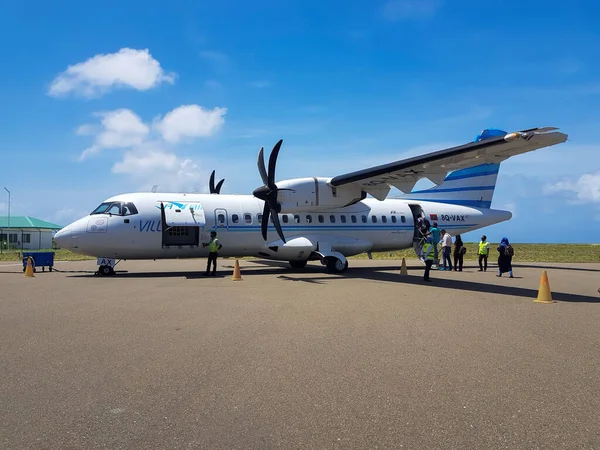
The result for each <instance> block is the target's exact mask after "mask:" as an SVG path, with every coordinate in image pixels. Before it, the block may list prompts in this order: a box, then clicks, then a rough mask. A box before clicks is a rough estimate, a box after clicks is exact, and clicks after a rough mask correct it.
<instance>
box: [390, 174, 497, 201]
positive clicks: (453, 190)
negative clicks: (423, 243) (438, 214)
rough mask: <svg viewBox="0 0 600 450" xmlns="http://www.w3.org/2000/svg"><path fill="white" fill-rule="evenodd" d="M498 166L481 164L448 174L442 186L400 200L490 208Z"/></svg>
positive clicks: (408, 195) (411, 193) (409, 194)
mask: <svg viewBox="0 0 600 450" xmlns="http://www.w3.org/2000/svg"><path fill="white" fill-rule="evenodd" d="M499 170H500V164H481V165H479V166H474V167H468V168H466V169H460V170H455V171H454V172H451V173H449V174H448V175H447V176H446V178H445V179H444V181H443V182H442V184H440V185H439V186H435V187H432V188H429V189H425V190H422V191H413V192H410V193H408V194H405V195H402V196H401V197H400V198H403V199H413V200H424V201H432V202H441V203H451V204H454V205H462V206H473V207H476V208H490V207H491V205H492V197H493V196H494V190H495V189H496V180H497V178H498V171H499Z"/></svg>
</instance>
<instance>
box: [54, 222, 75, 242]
mask: <svg viewBox="0 0 600 450" xmlns="http://www.w3.org/2000/svg"><path fill="white" fill-rule="evenodd" d="M54 241H55V242H56V244H57V245H58V246H59V247H60V248H71V226H70V225H69V226H66V227H65V228H63V229H61V230H60V231H59V232H58V233H56V234H55V235H54Z"/></svg>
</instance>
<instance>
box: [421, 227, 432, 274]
mask: <svg viewBox="0 0 600 450" xmlns="http://www.w3.org/2000/svg"><path fill="white" fill-rule="evenodd" d="M423 258H424V260H425V274H424V275H423V280H425V281H431V280H430V279H429V271H430V270H431V265H432V264H433V258H434V253H433V239H432V238H431V235H430V236H427V238H426V239H425V243H424V244H423Z"/></svg>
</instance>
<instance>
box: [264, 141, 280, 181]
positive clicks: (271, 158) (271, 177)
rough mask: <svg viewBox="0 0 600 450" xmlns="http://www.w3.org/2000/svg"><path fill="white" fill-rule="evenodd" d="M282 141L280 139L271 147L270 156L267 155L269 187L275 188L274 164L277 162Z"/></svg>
mask: <svg viewBox="0 0 600 450" xmlns="http://www.w3.org/2000/svg"><path fill="white" fill-rule="evenodd" d="M282 143H283V139H280V140H279V142H277V144H275V147H273V151H272V152H271V156H269V172H268V173H269V178H268V180H269V183H268V184H267V186H269V187H270V188H276V187H277V186H275V165H276V164H277V155H278V154H279V149H280V148H281V144H282Z"/></svg>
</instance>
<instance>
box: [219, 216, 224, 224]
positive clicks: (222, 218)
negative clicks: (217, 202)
mask: <svg viewBox="0 0 600 450" xmlns="http://www.w3.org/2000/svg"><path fill="white" fill-rule="evenodd" d="M218 219H219V223H225V214H219V216H218Z"/></svg>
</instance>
